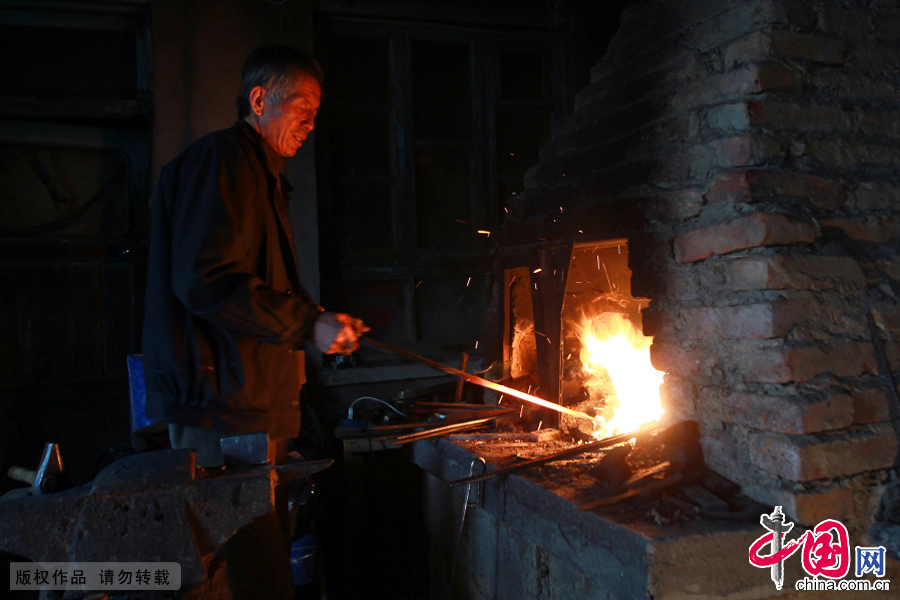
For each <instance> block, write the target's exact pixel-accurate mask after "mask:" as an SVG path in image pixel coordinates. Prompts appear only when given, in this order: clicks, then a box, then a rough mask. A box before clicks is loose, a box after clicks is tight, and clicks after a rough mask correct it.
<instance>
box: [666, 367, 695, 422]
mask: <svg viewBox="0 0 900 600" xmlns="http://www.w3.org/2000/svg"><path fill="white" fill-rule="evenodd" d="M659 398H660V402H661V403H662V407H663V410H665V411H666V414H665V417H664V419H666V421H667V422H676V421H687V420H690V421H693V420H696V419H697V392H696V389H695V388H694V385H693V384H692V383H691V382H690V381H689V380H685V379H679V378H675V377H671V376H669V377H667V378H666V381H665V382H664V383H663V384H662V385H661V386H660V388H659Z"/></svg>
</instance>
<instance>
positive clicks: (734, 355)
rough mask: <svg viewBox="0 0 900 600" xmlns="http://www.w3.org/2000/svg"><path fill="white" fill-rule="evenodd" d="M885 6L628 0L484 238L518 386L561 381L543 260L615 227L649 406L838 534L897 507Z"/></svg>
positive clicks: (897, 220)
mask: <svg viewBox="0 0 900 600" xmlns="http://www.w3.org/2000/svg"><path fill="white" fill-rule="evenodd" d="M898 22H900V8H898V7H897V5H896V3H869V2H855V1H851V2H845V3H841V6H837V5H836V4H834V3H831V2H816V1H813V0H727V1H725V2H694V1H692V0H673V1H651V2H635V3H632V4H630V5H628V6H627V7H626V8H625V9H624V11H623V13H622V18H621V24H620V28H619V30H618V32H617V34H616V36H615V37H614V38H613V40H612V41H611V43H610V45H609V48H608V51H607V53H606V55H605V56H604V57H603V59H602V60H601V61H600V62H599V63H598V64H597V65H595V66H594V68H593V70H592V73H591V83H590V84H589V85H588V86H587V87H586V88H585V89H583V90H582V91H581V92H579V93H578V95H577V97H576V101H575V111H574V113H573V114H571V115H569V116H567V117H565V118H563V119H561V120H559V121H558V122H556V123H554V128H553V134H552V139H551V140H550V142H548V143H547V144H546V145H545V146H544V147H543V148H542V149H541V153H540V160H539V162H538V164H536V165H535V166H534V167H533V168H532V169H530V171H529V172H528V174H527V175H526V189H525V191H524V193H522V194H519V195H518V196H516V197H514V198H511V199H510V200H509V202H508V204H507V208H508V211H509V216H508V218H507V220H506V222H505V223H504V226H503V227H502V229H501V230H500V231H498V232H497V235H496V236H495V237H496V239H497V243H498V249H497V251H496V255H495V256H496V262H495V273H496V274H497V275H496V280H497V281H498V287H499V285H500V282H503V285H505V286H506V287H507V289H506V290H499V289H498V291H497V293H496V294H495V305H496V306H497V307H501V308H499V309H497V311H496V312H498V313H502V314H505V315H506V316H507V317H510V314H509V313H505V312H504V310H503V309H502V307H504V306H509V305H510V302H509V300H510V298H509V294H510V292H509V291H508V288H509V284H510V283H511V279H512V278H513V277H520V278H521V280H523V281H524V280H525V277H526V276H527V277H528V282H529V285H530V289H529V290H528V291H529V292H530V307H531V310H532V312H533V315H534V329H535V330H536V332H537V333H536V334H535V338H536V340H535V341H534V342H533V343H534V348H535V356H536V358H535V360H534V363H535V366H534V369H535V370H534V371H533V373H532V374H530V375H525V374H520V375H519V376H520V377H523V378H526V379H527V378H529V377H530V378H532V379H534V380H535V381H534V385H535V388H534V389H536V390H537V394H538V395H540V396H542V397H544V398H548V399H552V400H554V401H556V402H559V403H562V404H565V403H567V402H571V401H572V399H573V398H574V397H576V396H578V395H579V394H581V393H582V388H583V387H584V382H583V380H582V379H581V378H580V376H577V377H570V376H568V374H569V373H570V372H571V371H572V368H571V367H572V365H570V364H568V363H567V362H566V360H567V357H568V356H569V355H570V354H574V352H572V351H571V349H570V347H569V346H567V344H569V342H568V341H567V335H566V332H565V324H564V321H562V320H561V315H563V312H564V306H565V303H566V299H567V296H566V285H567V284H566V283H565V281H566V280H568V282H572V281H575V280H577V279H575V275H576V273H574V272H573V271H572V269H571V268H570V267H571V264H570V263H571V262H572V256H573V253H576V251H577V249H579V248H580V247H582V244H588V245H590V244H598V243H606V242H608V241H613V240H623V241H624V243H625V244H626V245H627V267H628V269H629V270H630V272H631V276H630V288H631V290H630V294H631V295H632V296H633V297H634V298H635V299H640V302H639V303H637V304H636V305H635V311H636V312H637V313H639V314H640V326H641V329H642V333H643V334H644V335H646V336H648V337H652V339H653V341H652V345H651V346H650V355H651V359H652V364H653V366H654V367H655V368H656V369H658V370H659V371H662V372H664V373H665V380H664V383H663V385H662V388H661V402H662V407H663V408H664V409H665V417H664V420H665V421H666V422H677V421H696V422H697V423H698V425H699V429H700V440H701V444H702V446H703V450H704V456H705V460H706V462H707V465H708V466H709V467H710V468H711V469H713V470H714V471H716V472H718V473H720V474H722V475H723V476H726V477H728V478H729V479H730V480H732V481H734V482H735V483H737V484H738V485H739V486H740V488H741V490H742V492H743V493H744V494H746V495H747V496H749V497H751V498H753V499H755V500H757V501H759V502H761V503H763V504H765V505H768V506H769V507H772V506H775V505H780V506H783V507H784V511H785V514H786V515H788V517H789V518H790V519H791V520H793V521H795V522H797V523H800V524H802V525H805V526H813V525H815V524H817V523H818V522H820V521H822V520H824V519H838V520H840V521H842V522H843V523H845V524H847V526H848V527H849V528H850V529H851V532H852V533H851V537H852V538H853V539H854V542H855V543H859V544H866V543H869V542H872V536H871V533H872V532H873V531H876V530H877V531H883V530H885V529H887V530H896V529H897V528H896V521H897V516H896V515H897V514H900V510H898V508H897V507H898V502H897V500H896V499H897V498H900V493H898V491H897V490H898V488H900V484H898V482H900V473H898V464H900V462H898V461H900V458H898V457H900V453H898V449H900V443H898V434H897V431H898V430H900V426H898V418H900V394H898V393H897V386H896V381H897V377H898V373H897V369H898V366H900V344H898V343H897V341H896V340H897V336H898V335H900V318H898V314H900V313H898V309H897V306H898V303H897V299H898V298H900V285H898V283H897V282H898V280H900V267H898V265H900V225H898V224H900V214H898V212H897V202H896V199H897V197H898V196H900V172H898V169H897V165H898V164H900V129H898V127H897V122H898V118H897V114H898V105H897V94H898V91H900V90H898V87H897V83H896V73H897V69H898V53H897V51H896V45H897V40H898V34H897V31H900V29H898V28H897V23H898ZM888 23H890V25H888ZM576 262H577V261H576ZM584 262H585V264H587V261H584ZM601 270H602V269H601ZM595 271H596V267H595ZM561 274H562V275H561ZM604 279H605V274H604V277H603V278H600V279H599V281H600V282H601V283H602V282H603V280H604ZM597 281H598V279H591V284H590V285H591V286H594V285H596V282H597ZM613 283H614V282H612V281H610V283H609V286H608V287H609V288H612V287H613ZM607 291H608V290H607ZM522 292H524V289H523V290H522ZM520 295H521V296H524V293H522V294H520ZM516 310H518V309H517V308H516V309H514V310H513V313H511V314H512V317H511V318H510V319H508V320H507V321H506V322H505V323H504V324H503V327H498V330H500V329H502V333H498V338H502V339H505V340H506V339H510V338H509V333H510V331H509V328H510V327H511V326H510V324H509V323H510V321H511V322H512V323H513V326H514V325H515V323H516V312H515V311H516ZM633 320H635V319H633ZM524 330H525V329H524V328H520V331H519V334H521V333H522V332H523V331H524ZM523 347H525V346H524V345H523ZM511 358H516V357H515V356H512V352H507V353H506V355H505V356H503V360H504V364H505V365H511V364H513V363H511V362H509V360H510V359H511ZM573 358H574V357H573ZM528 363H529V361H528V360H521V358H519V359H518V363H516V364H517V366H527V365H528ZM538 418H540V419H541V420H542V421H543V424H544V426H548V425H547V424H548V422H550V423H551V426H558V425H565V424H564V423H562V422H556V421H552V419H554V418H555V417H553V416H551V415H545V414H542V415H539V416H538ZM885 526H887V528H886V527H885ZM891 528H894V529H891ZM879 543H884V544H885V545H887V546H888V547H889V548H890V549H891V550H892V551H894V552H897V551H900V543H898V542H896V540H894V541H890V540H885V539H882V538H879Z"/></svg>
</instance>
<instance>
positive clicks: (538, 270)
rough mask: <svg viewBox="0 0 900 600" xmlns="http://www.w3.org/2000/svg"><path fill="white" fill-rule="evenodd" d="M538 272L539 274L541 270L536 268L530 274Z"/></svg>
mask: <svg viewBox="0 0 900 600" xmlns="http://www.w3.org/2000/svg"><path fill="white" fill-rule="evenodd" d="M540 272H541V268H540V267H538V268H537V269H535V270H534V271H532V273H540Z"/></svg>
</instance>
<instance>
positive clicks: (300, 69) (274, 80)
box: [237, 44, 324, 119]
mask: <svg viewBox="0 0 900 600" xmlns="http://www.w3.org/2000/svg"><path fill="white" fill-rule="evenodd" d="M298 73H301V74H303V75H308V76H310V77H312V78H314V79H315V80H316V81H317V82H318V83H319V86H320V87H321V86H322V81H323V79H324V74H323V73H322V67H321V66H320V65H319V61H317V60H316V59H315V58H314V57H313V56H312V55H311V54H308V53H307V52H304V51H303V50H300V49H299V48H295V47H293V46H283V45H279V44H267V45H265V46H260V47H259V48H257V49H256V50H254V51H253V52H251V53H250V56H248V57H247V61H246V62H245V63H244V72H243V75H242V76H241V93H240V95H239V96H238V99H237V111H238V119H243V118H244V117H246V116H247V115H249V114H250V90H252V89H253V88H255V87H257V86H260V87H262V88H263V89H265V90H266V93H267V94H268V95H269V97H271V98H272V99H273V100H274V101H275V102H276V103H280V102H281V101H283V100H284V94H285V91H286V89H287V86H288V84H289V83H290V82H291V80H292V79H293V78H294V77H296V76H297V74H298Z"/></svg>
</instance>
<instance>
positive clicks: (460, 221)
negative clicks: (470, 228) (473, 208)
mask: <svg viewBox="0 0 900 600" xmlns="http://www.w3.org/2000/svg"><path fill="white" fill-rule="evenodd" d="M456 222H457V223H462V224H463V225H468V224H469V223H468V221H463V220H462V219H456Z"/></svg>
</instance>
